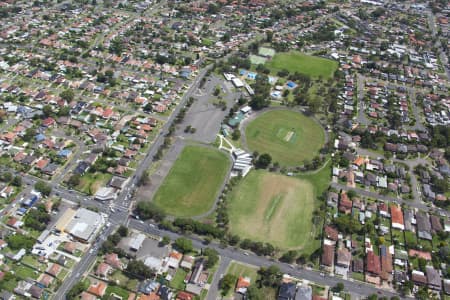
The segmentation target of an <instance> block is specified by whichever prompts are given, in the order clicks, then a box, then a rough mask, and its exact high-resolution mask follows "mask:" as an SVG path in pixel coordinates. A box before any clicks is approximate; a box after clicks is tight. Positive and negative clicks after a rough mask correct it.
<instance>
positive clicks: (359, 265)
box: [352, 259, 364, 273]
mask: <svg viewBox="0 0 450 300" xmlns="http://www.w3.org/2000/svg"><path fill="white" fill-rule="evenodd" d="M352 271H353V272H356V273H364V261H363V260H362V259H354V260H353V261H352Z"/></svg>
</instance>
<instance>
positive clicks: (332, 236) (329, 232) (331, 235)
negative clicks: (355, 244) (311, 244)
mask: <svg viewBox="0 0 450 300" xmlns="http://www.w3.org/2000/svg"><path fill="white" fill-rule="evenodd" d="M324 233H325V237H326V238H327V239H329V240H332V241H337V240H338V235H339V232H338V231H337V230H336V229H335V228H334V227H331V226H329V225H328V226H325V229H324Z"/></svg>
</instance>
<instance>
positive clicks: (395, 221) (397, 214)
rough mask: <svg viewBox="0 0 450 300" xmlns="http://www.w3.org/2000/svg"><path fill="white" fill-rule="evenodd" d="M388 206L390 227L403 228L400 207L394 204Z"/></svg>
mask: <svg viewBox="0 0 450 300" xmlns="http://www.w3.org/2000/svg"><path fill="white" fill-rule="evenodd" d="M390 208H391V223H392V228H396V229H400V230H404V229H405V225H404V222H403V213H402V209H401V207H400V206H398V205H395V204H391V206H390Z"/></svg>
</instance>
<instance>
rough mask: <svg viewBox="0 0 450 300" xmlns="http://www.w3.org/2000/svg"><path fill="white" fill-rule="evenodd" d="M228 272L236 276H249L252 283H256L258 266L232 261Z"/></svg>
mask: <svg viewBox="0 0 450 300" xmlns="http://www.w3.org/2000/svg"><path fill="white" fill-rule="evenodd" d="M227 274H233V275H234V276H236V277H239V276H242V277H249V278H250V279H251V283H252V284H254V283H255V282H256V278H257V277H258V268H257V267H254V266H250V265H244V264H240V263H238V262H235V261H232V262H231V263H230V265H229V266H228V269H227Z"/></svg>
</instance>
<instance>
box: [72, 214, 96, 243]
mask: <svg viewBox="0 0 450 300" xmlns="http://www.w3.org/2000/svg"><path fill="white" fill-rule="evenodd" d="M102 223H103V219H102V217H101V216H100V214H98V213H96V212H94V211H91V210H88V209H85V208H79V209H78V211H77V212H76V214H75V216H74V217H73V219H72V221H70V223H69V225H67V227H66V231H67V232H69V233H70V234H71V235H73V236H74V237H76V238H79V239H81V240H84V241H89V240H91V239H92V238H93V237H94V235H95V232H96V231H97V229H99V228H100V227H101V224H102Z"/></svg>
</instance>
